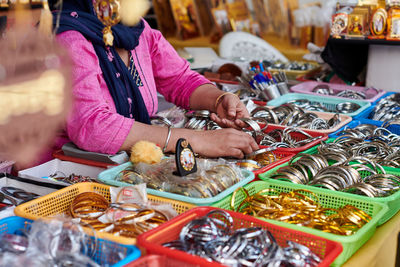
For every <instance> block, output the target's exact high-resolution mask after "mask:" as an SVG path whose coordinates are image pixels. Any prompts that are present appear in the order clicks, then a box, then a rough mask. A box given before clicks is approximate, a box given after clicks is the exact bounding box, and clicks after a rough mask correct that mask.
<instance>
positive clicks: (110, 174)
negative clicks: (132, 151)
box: [98, 162, 254, 206]
mask: <svg viewBox="0 0 400 267" xmlns="http://www.w3.org/2000/svg"><path fill="white" fill-rule="evenodd" d="M131 165H132V163H130V162H126V163H124V164H121V165H118V166H116V167H114V168H111V169H108V170H105V171H103V172H101V173H100V174H99V176H98V180H100V181H101V182H103V183H105V184H108V185H113V186H118V187H121V186H132V184H129V183H125V182H120V181H117V180H115V178H116V177H117V175H118V174H119V173H120V172H121V171H123V170H125V169H126V168H127V167H129V166H131ZM242 174H243V177H244V179H243V180H242V181H240V182H239V183H236V184H235V185H233V186H231V187H229V188H228V189H226V190H224V191H222V192H221V193H219V194H218V195H216V196H214V197H209V198H194V197H187V196H182V195H178V194H174V193H169V192H161V191H158V190H154V189H151V188H147V193H148V194H151V195H155V196H159V197H165V198H169V199H174V200H179V201H183V202H186V203H190V204H193V205H196V206H210V205H211V204H213V203H216V202H218V201H220V200H221V199H223V198H224V197H226V196H228V195H229V194H231V193H232V192H233V191H235V190H236V188H238V187H241V186H245V185H246V184H248V183H250V182H251V181H253V180H254V173H252V172H251V171H248V170H244V169H242Z"/></svg>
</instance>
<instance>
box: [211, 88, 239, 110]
mask: <svg viewBox="0 0 400 267" xmlns="http://www.w3.org/2000/svg"><path fill="white" fill-rule="evenodd" d="M226 95H235V94H234V93H231V92H225V93H223V94H221V95H219V96H218V97H217V99H216V100H215V105H214V108H215V110H216V109H217V107H218V105H219V103H220V101H221V99H222V98H223V97H224V96H226Z"/></svg>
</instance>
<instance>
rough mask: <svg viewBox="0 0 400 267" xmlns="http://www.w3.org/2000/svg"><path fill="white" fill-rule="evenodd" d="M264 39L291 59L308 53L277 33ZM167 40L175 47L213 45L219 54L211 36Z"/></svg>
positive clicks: (216, 44)
mask: <svg viewBox="0 0 400 267" xmlns="http://www.w3.org/2000/svg"><path fill="white" fill-rule="evenodd" d="M263 39H264V40H266V41H267V42H268V43H269V44H271V45H272V46H274V47H275V48H276V49H278V50H279V51H280V52H281V53H282V54H283V55H285V56H286V57H287V58H288V59H289V60H302V58H303V56H304V55H305V54H307V53H308V50H307V49H303V48H300V47H296V46H292V45H291V44H290V43H289V41H288V40H284V39H282V38H280V37H278V36H275V35H268V36H265V37H264V38H263ZM167 40H168V41H169V42H170V43H171V44H172V46H173V47H174V48H175V49H178V48H183V47H211V48H212V49H214V50H215V52H217V54H218V47H219V43H211V42H210V37H209V36H202V37H197V38H192V39H188V40H180V39H178V38H176V37H169V38H167Z"/></svg>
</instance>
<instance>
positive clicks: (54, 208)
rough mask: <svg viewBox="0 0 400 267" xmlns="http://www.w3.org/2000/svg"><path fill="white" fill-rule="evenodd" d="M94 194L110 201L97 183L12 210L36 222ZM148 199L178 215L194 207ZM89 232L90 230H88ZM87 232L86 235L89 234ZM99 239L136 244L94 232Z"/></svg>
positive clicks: (107, 192) (104, 188)
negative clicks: (165, 206)
mask: <svg viewBox="0 0 400 267" xmlns="http://www.w3.org/2000/svg"><path fill="white" fill-rule="evenodd" d="M85 192H95V193H98V194H101V195H103V196H104V197H105V198H106V199H108V201H111V197H110V186H108V185H102V184H98V183H79V184H74V185H71V186H68V187H65V188H63V189H61V190H58V191H56V192H53V193H51V194H48V195H46V196H43V197H40V198H37V199H35V200H32V201H29V202H26V203H24V204H21V205H19V206H17V207H16V208H15V210H14V212H15V214H16V215H17V216H20V217H24V218H27V219H31V220H37V219H39V218H43V217H51V216H55V215H59V214H65V213H66V212H67V210H68V209H69V207H70V206H71V203H72V201H73V200H74V198H75V197H76V196H77V195H79V194H80V193H85ZM148 199H149V201H151V202H155V203H169V204H171V205H172V207H173V208H174V209H175V210H176V212H177V213H178V214H181V213H184V212H185V211H187V210H189V209H191V208H193V207H195V206H194V205H192V204H189V203H185V202H181V201H177V200H172V199H168V198H163V197H158V196H153V195H148ZM90 231H91V230H90ZM90 231H88V233H90ZM96 235H97V236H98V237H99V238H102V239H106V240H110V241H113V242H116V243H120V244H124V245H132V244H135V243H136V238H128V237H123V236H115V235H113V234H110V233H103V232H99V231H97V232H96Z"/></svg>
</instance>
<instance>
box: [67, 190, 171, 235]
mask: <svg viewBox="0 0 400 267" xmlns="http://www.w3.org/2000/svg"><path fill="white" fill-rule="evenodd" d="M117 199H118V197H117ZM69 215H70V216H71V217H72V218H79V219H80V222H82V223H84V224H88V225H90V226H91V227H93V229H95V230H96V231H101V232H107V233H112V234H115V235H118V236H125V237H131V238H135V237H136V236H138V235H140V234H142V233H144V232H146V231H148V230H150V229H153V228H155V227H157V226H158V225H160V224H162V223H164V222H166V221H167V220H168V217H167V216H166V215H165V214H164V213H163V212H161V211H159V210H157V209H152V208H148V207H145V206H143V205H139V204H133V203H119V202H116V203H109V202H108V200H106V199H105V198H104V197H103V196H102V195H100V194H97V193H94V192H86V193H81V194H79V195H77V196H76V197H75V199H74V200H73V201H72V203H71V206H70V208H69Z"/></svg>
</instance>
